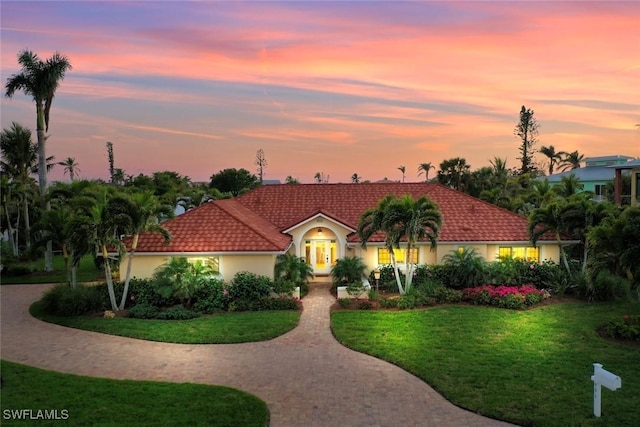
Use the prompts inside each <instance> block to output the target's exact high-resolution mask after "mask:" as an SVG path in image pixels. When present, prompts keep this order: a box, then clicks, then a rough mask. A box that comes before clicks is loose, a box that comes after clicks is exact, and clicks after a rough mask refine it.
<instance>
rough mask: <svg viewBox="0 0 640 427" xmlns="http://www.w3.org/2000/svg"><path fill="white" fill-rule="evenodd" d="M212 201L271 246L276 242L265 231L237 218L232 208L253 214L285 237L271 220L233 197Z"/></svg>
mask: <svg viewBox="0 0 640 427" xmlns="http://www.w3.org/2000/svg"><path fill="white" fill-rule="evenodd" d="M222 200H224V203H216V202H222ZM212 202H213V203H214V204H215V205H216V206H217V207H218V209H220V210H223V211H224V212H225V213H226V214H228V215H231V216H232V217H233V218H234V219H236V220H238V221H239V222H240V223H242V224H243V225H244V226H245V227H247V228H249V229H251V230H252V231H253V232H255V233H256V234H258V235H260V237H262V238H263V239H264V240H266V241H267V242H269V243H271V244H272V245H273V246H276V247H277V246H278V242H274V241H273V240H272V239H270V238H269V237H268V236H267V233H265V231H264V230H263V229H261V228H260V227H254V225H253V224H254V222H250V223H247V221H243V220H242V219H241V218H238V215H237V212H233V210H234V209H235V210H236V211H239V210H242V211H244V212H246V213H247V214H248V215H251V216H253V217H255V218H259V219H260V221H263V222H264V223H266V224H268V225H269V226H270V227H271V228H272V229H273V231H275V232H277V233H278V234H280V235H281V236H282V237H286V236H285V235H284V234H282V232H281V231H280V230H279V229H278V227H276V226H275V225H274V224H272V223H271V221H269V220H268V219H266V218H264V217H263V216H262V215H259V214H257V213H256V212H254V211H252V210H251V209H249V208H247V207H246V206H245V205H243V204H242V203H240V202H238V201H237V200H235V199H221V200H213V201H212ZM224 205H233V208H232V209H229V207H227V206H224Z"/></svg>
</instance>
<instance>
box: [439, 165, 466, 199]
mask: <svg viewBox="0 0 640 427" xmlns="http://www.w3.org/2000/svg"><path fill="white" fill-rule="evenodd" d="M470 169H471V166H469V165H468V164H467V161H466V160H465V159H463V158H460V157H456V158H453V159H449V160H444V161H443V162H442V163H440V170H439V171H438V182H439V183H440V184H442V185H446V186H448V187H451V188H455V189H456V190H458V191H464V189H465V186H466V183H467V181H468V179H469V176H470Z"/></svg>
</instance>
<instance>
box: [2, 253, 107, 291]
mask: <svg viewBox="0 0 640 427" xmlns="http://www.w3.org/2000/svg"><path fill="white" fill-rule="evenodd" d="M25 265H28V266H29V267H30V268H31V270H32V273H31V274H27V275H24V276H7V275H5V274H2V278H1V280H0V283H2V284H3V285H9V284H11V285H24V284H40V283H64V282H66V280H67V275H66V272H65V270H64V258H63V257H62V256H61V255H56V256H54V257H53V269H54V271H52V272H45V271H44V259H39V260H37V261H33V262H29V263H25ZM77 277H78V282H95V281H104V274H103V273H102V271H100V270H98V269H97V268H96V266H95V264H94V263H93V257H91V256H86V257H84V258H82V259H81V260H80V265H79V266H78V272H77Z"/></svg>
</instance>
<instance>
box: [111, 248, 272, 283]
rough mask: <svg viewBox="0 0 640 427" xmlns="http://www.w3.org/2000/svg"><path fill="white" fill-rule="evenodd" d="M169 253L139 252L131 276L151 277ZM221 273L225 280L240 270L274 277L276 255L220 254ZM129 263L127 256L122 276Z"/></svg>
mask: <svg viewBox="0 0 640 427" xmlns="http://www.w3.org/2000/svg"><path fill="white" fill-rule="evenodd" d="M169 258H170V257H169V256H167V255H143V254H138V255H136V256H135V257H134V260H133V264H132V266H131V277H137V278H139V279H144V278H149V277H151V276H153V272H154V271H155V269H156V268H158V267H159V266H160V265H162V264H164V263H165V262H167V261H168V260H169ZM219 259H220V273H221V274H222V278H223V279H224V280H225V281H230V280H231V279H233V276H235V274H236V273H238V272H240V271H250V272H252V273H255V274H259V275H262V276H268V277H271V278H273V266H274V265H275V260H276V255H272V254H259V255H251V254H246V255H220V256H219ZM127 263H128V258H125V259H124V260H123V262H122V263H121V264H120V273H121V277H124V273H125V272H126V268H127Z"/></svg>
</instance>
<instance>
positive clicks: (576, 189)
mask: <svg viewBox="0 0 640 427" xmlns="http://www.w3.org/2000/svg"><path fill="white" fill-rule="evenodd" d="M583 189H584V184H582V183H581V182H580V179H578V177H577V176H575V175H574V174H570V175H569V176H563V177H562V178H561V179H560V182H559V183H558V184H556V185H554V186H553V191H554V192H555V193H556V194H557V195H558V196H560V197H562V198H565V199H567V198H569V197H571V196H573V195H575V194H578V193H580V192H581V191H582V190H583Z"/></svg>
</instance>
